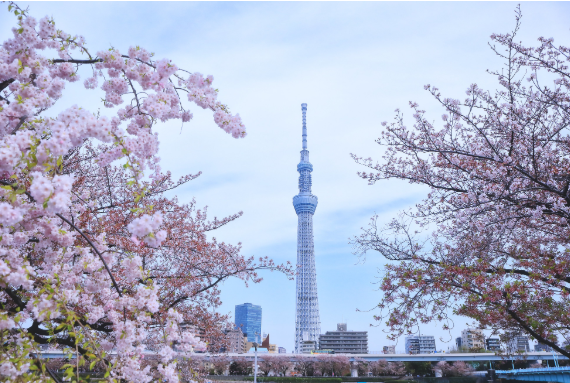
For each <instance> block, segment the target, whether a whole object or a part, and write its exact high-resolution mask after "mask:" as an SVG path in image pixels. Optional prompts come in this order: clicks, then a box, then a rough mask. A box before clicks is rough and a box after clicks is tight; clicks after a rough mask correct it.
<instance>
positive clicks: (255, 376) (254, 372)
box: [253, 342, 259, 383]
mask: <svg viewBox="0 0 570 383" xmlns="http://www.w3.org/2000/svg"><path fill="white" fill-rule="evenodd" d="M257 346H259V344H258V343H257V342H253V347H254V348H255V362H254V367H253V368H254V370H253V383H257Z"/></svg>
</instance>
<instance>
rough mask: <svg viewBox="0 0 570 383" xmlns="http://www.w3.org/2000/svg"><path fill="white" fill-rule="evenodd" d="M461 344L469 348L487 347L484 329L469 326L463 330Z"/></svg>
mask: <svg viewBox="0 0 570 383" xmlns="http://www.w3.org/2000/svg"><path fill="white" fill-rule="evenodd" d="M461 345H462V347H463V348H465V349H467V350H472V349H477V350H480V349H485V335H483V330H479V329H473V328H468V329H465V330H463V331H461Z"/></svg>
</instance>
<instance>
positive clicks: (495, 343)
mask: <svg viewBox="0 0 570 383" xmlns="http://www.w3.org/2000/svg"><path fill="white" fill-rule="evenodd" d="M485 346H486V348H487V350H489V351H499V350H500V349H501V340H500V339H499V338H487V339H485Z"/></svg>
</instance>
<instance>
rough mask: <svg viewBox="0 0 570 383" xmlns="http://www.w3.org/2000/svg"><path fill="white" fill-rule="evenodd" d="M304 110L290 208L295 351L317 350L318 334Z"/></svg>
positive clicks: (312, 205) (313, 199)
mask: <svg viewBox="0 0 570 383" xmlns="http://www.w3.org/2000/svg"><path fill="white" fill-rule="evenodd" d="M301 110H302V111H303V150H301V162H299V164H298V165H297V171H298V172H299V194H297V195H296V196H295V197H293V207H295V212H296V213H297V217H298V225H297V265H298V266H299V271H298V273H297V276H296V282H297V289H296V292H297V297H296V301H297V314H296V320H295V351H296V352H297V353H303V352H308V351H310V350H311V349H317V348H318V345H319V335H320V333H321V320H320V316H319V298H318V294H317V271H316V268H315V246H314V243H313V214H315V210H316V208H317V203H318V199H317V196H315V195H313V193H312V192H311V184H312V180H311V172H312V171H313V165H311V163H310V162H309V151H308V150H307V104H301Z"/></svg>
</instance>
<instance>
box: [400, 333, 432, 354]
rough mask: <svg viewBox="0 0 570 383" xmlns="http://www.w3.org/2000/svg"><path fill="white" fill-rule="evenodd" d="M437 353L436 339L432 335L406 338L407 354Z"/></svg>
mask: <svg viewBox="0 0 570 383" xmlns="http://www.w3.org/2000/svg"><path fill="white" fill-rule="evenodd" d="M434 352H435V338H434V337H433V336H432V335H419V336H417V335H412V336H407V337H406V354H431V353H434Z"/></svg>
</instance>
